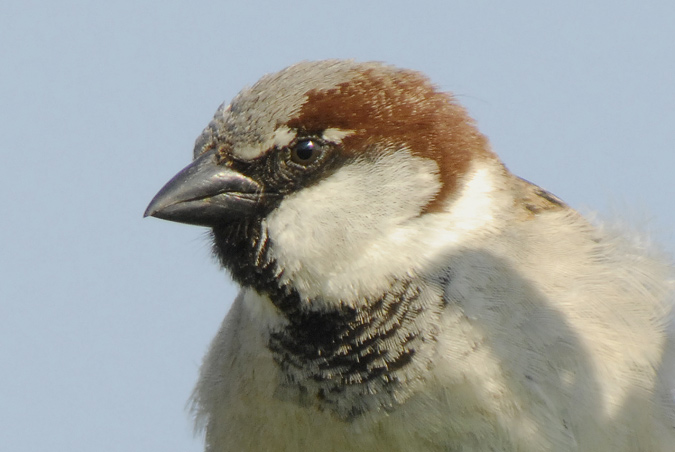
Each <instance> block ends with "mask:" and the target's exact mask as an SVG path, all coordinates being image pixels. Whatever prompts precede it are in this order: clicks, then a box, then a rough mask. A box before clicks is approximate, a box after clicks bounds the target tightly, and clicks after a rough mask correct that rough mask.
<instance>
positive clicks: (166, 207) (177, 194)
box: [143, 151, 262, 226]
mask: <svg viewBox="0 0 675 452" xmlns="http://www.w3.org/2000/svg"><path fill="white" fill-rule="evenodd" d="M261 192H262V191H261V187H260V185H259V184H258V183H257V182H255V181H254V180H253V179H251V178H250V177H248V176H245V175H243V174H241V173H239V172H237V171H235V170H233V169H231V168H228V167H227V166H222V165H218V163H217V160H216V152H215V151H209V152H207V153H205V154H203V155H201V156H200V157H199V158H197V159H196V160H195V161H193V162H192V163H191V164H190V165H188V166H186V167H185V168H184V169H183V170H182V171H181V172H180V173H178V174H176V175H175V176H174V177H173V179H171V180H170V181H169V182H168V183H167V184H166V185H165V186H164V187H162V189H161V190H160V191H159V193H157V194H156V195H155V197H154V198H153V199H152V201H150V205H149V206H148V208H147V209H146V210H145V214H144V215H143V216H144V217H147V216H153V217H156V218H161V219H163V220H170V221H177V222H179V223H188V224H195V225H199V226H215V225H217V224H220V223H223V222H227V221H228V220H230V221H231V220H232V219H233V218H234V217H237V216H242V215H247V214H250V213H252V212H253V211H254V210H255V207H256V206H257V205H258V204H259V202H260V200H261Z"/></svg>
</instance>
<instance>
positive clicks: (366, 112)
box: [288, 69, 496, 212]
mask: <svg viewBox="0 0 675 452" xmlns="http://www.w3.org/2000/svg"><path fill="white" fill-rule="evenodd" d="M288 125H289V126H290V127H292V128H296V129H298V130H304V131H307V132H320V131H323V130H325V129H327V128H338V129H343V130H354V131H355V132H356V133H354V134H352V135H349V136H348V137H346V138H345V139H344V140H343V145H344V148H345V150H347V152H352V153H354V154H356V153H359V152H364V151H366V150H367V149H369V148H370V147H371V146H372V145H374V144H376V143H388V144H399V145H405V146H407V147H408V149H410V151H411V152H412V153H413V154H414V155H418V156H421V157H425V158H430V159H433V160H435V161H436V162H437V164H438V167H439V172H440V176H441V183H442V186H441V189H440V190H439V192H438V193H437V194H436V196H435V197H434V198H433V199H432V200H431V201H430V202H429V204H427V206H426V208H425V212H437V211H441V210H442V209H443V204H444V202H445V201H446V200H447V199H448V197H449V196H450V195H452V193H453V192H454V190H455V188H456V187H457V183H458V180H459V178H460V177H461V176H462V175H463V174H465V173H466V171H467V168H468V166H469V163H470V162H471V160H472V159H473V158H474V157H478V156H481V157H490V158H496V157H494V155H493V154H492V152H490V151H489V150H488V144H487V140H486V138H485V137H484V136H483V135H482V134H481V133H480V132H478V130H477V129H476V127H475V126H474V123H473V120H472V119H471V118H470V117H469V116H468V114H467V113H466V111H465V110H464V108H462V107H461V106H459V105H457V104H456V103H455V102H454V101H453V99H452V97H451V96H450V95H449V94H447V93H443V92H439V91H436V90H435V89H434V86H433V85H432V84H431V83H430V82H429V81H428V80H427V79H426V78H425V77H424V76H423V75H421V74H419V73H416V72H412V71H404V70H387V71H386V72H383V71H378V70H373V69H368V70H365V71H363V72H361V73H359V74H358V75H357V76H355V77H354V78H353V79H352V80H350V81H349V82H345V83H342V84H340V85H338V87H337V88H335V89H331V90H325V91H317V90H312V91H309V92H308V93H307V101H306V102H305V104H304V105H303V107H302V109H301V110H300V113H299V115H298V117H297V118H294V119H292V120H291V121H289V123H288Z"/></svg>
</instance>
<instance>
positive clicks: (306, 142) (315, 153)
mask: <svg viewBox="0 0 675 452" xmlns="http://www.w3.org/2000/svg"><path fill="white" fill-rule="evenodd" d="M320 154H321V144H320V143H319V142H318V141H317V140H312V139H310V138H306V139H302V140H298V142H297V143H295V144H294V145H292V146H291V161H293V163H297V164H298V165H303V166H307V165H309V164H310V163H312V162H314V161H316V159H317V158H318V157H319V155H320Z"/></svg>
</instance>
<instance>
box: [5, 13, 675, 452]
mask: <svg viewBox="0 0 675 452" xmlns="http://www.w3.org/2000/svg"><path fill="white" fill-rule="evenodd" d="M413 3H415V6H413ZM328 57H348V58H355V59H358V60H382V61H386V62H389V63H393V64H396V65H399V66H404V67H409V68H413V69H418V70H421V71H424V72H426V73H428V74H429V75H430V76H431V78H432V79H433V80H434V81H435V82H436V83H437V84H438V85H439V86H441V87H442V88H443V89H446V90H451V91H454V92H455V93H456V94H457V97H458V98H459V99H460V101H461V102H462V103H464V104H465V105H466V106H467V107H468V109H469V111H470V112H471V114H472V115H473V116H474V117H475V118H476V119H477V121H478V123H479V126H480V128H481V130H482V131H483V132H484V133H485V134H487V135H488V136H489V138H490V140H491V142H492V145H493V147H494V149H495V150H496V151H497V152H498V153H499V154H500V155H501V157H502V158H503V160H504V161H505V162H506V164H507V165H508V166H509V168H511V169H512V170H513V171H514V172H515V173H517V174H519V175H521V176H523V177H525V178H527V179H529V180H531V181H533V182H535V183H537V184H539V185H541V186H543V187H545V188H547V189H549V190H550V191H552V192H554V193H556V194H557V195H558V196H560V197H562V198H563V199H565V200H566V201H567V202H569V203H570V204H571V205H572V206H574V207H578V208H581V209H583V210H584V211H587V210H591V209H595V210H599V211H600V212H603V213H607V212H610V211H611V210H612V206H614V210H618V211H623V209H624V207H625V206H629V207H630V213H629V215H628V216H629V217H630V218H632V219H633V220H638V221H640V222H644V221H643V220H645V219H646V220H647V223H648V224H649V226H650V227H651V228H652V229H653V230H655V231H656V236H657V237H659V238H660V240H661V241H662V243H663V246H664V247H665V248H667V249H668V250H670V251H671V252H672V251H673V250H675V238H674V234H673V229H674V227H675V209H674V208H673V206H674V202H673V197H674V195H675V184H674V182H673V176H672V173H673V169H674V168H675V145H674V144H673V143H674V142H675V2H673V1H672V0H663V1H660V2H655V1H649V0H647V1H639V2H638V1H631V2H627V1H617V0H611V1H610V0H607V1H589V0H585V1H575V0H571V1H565V2H542V1H528V2H522V1H521V2H519V1H511V2H497V1H493V2H484V1H471V2H469V1H466V2H458V1H457V2H455V1H447V0H445V1H437V2H431V1H416V2H412V1H409V2H401V1H392V2H368V1H344V2H340V1H330V2H328V1H326V2H310V1H286V2H272V1H269V2H264V1H243V0H242V1H236V2H234V1H227V0H223V1H220V2H205V1H191V2H177V1H167V0H164V1H159V0H158V1H151V0H134V1H130V0H116V1H108V2H102V1H101V2H93V1H89V2H88V1H68V0H63V1H46V0H43V1H30V0H3V1H2V2H0V150H1V152H2V160H1V163H0V193H2V210H1V212H0V246H1V248H0V249H1V251H2V256H3V257H2V260H1V261H0V267H1V268H0V365H1V366H2V368H1V371H0V450H4V451H46V450H49V451H52V452H54V451H56V452H60V451H68V452H73V451H87V452H91V451H106V452H107V451H125V452H127V451H144V452H152V451H158V452H159V451H161V452H172V451H182V452H183V451H199V450H201V448H202V445H201V440H200V439H195V438H193V436H192V430H191V429H192V427H191V421H190V420H189V416H188V415H187V414H186V412H185V410H184V407H185V403H186V400H187V399H188V396H189V394H190V391H191V388H192V385H193V383H194V381H195V379H196V376H197V370H198V366H199V363H200V361H201V357H202V355H203V353H204V352H205V350H206V347H207V344H208V343H209V340H210V339H211V337H213V335H214V334H215V331H216V329H217V327H218V325H219V323H220V321H221V318H222V317H223V315H224V314H225V312H226V311H227V309H228V306H229V303H230V301H231V299H232V298H233V296H234V293H235V289H234V288H233V286H232V285H231V283H230V282H229V281H228V279H227V277H226V276H225V275H224V274H223V272H221V271H220V270H219V269H218V268H217V267H216V265H215V263H214V262H213V261H212V260H211V258H210V254H209V244H208V243H207V241H206V240H205V238H204V231H203V230H201V229H199V228H197V227H189V226H184V225H178V224H173V223H168V222H162V221H159V220H156V219H145V220H143V219H142V218H141V215H142V213H143V210H144V209H145V207H146V205H147V203H148V202H149V201H150V199H151V198H152V196H153V195H154V194H155V192H156V191H157V190H158V189H159V188H160V187H161V186H162V185H163V184H164V183H165V182H166V181H167V180H168V179H169V178H170V177H171V176H173V175H174V174H175V173H176V172H177V171H178V170H179V169H181V168H182V167H183V166H185V165H186V164H187V163H188V162H189V161H190V158H191V152H192V144H193V142H194V139H195V138H196V136H197V135H198V134H199V133H200V131H201V129H202V128H203V127H204V126H205V125H206V124H207V122H208V121H209V120H210V118H211V116H212V114H213V113H214V111H215V109H216V107H217V106H218V105H219V104H220V103H221V102H222V101H223V100H229V99H230V98H231V97H232V96H233V95H234V94H236V93H237V91H239V90H240V89H241V88H242V87H243V86H244V85H246V84H252V83H253V82H255V81H256V80H257V79H258V78H259V77H260V76H261V75H263V74H264V73H267V72H271V71H275V70H278V69H281V68H282V67H284V66H287V65H289V64H291V63H293V62H296V61H298V60H303V59H321V58H328Z"/></svg>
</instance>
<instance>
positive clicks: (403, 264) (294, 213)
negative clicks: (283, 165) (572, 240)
mask: <svg viewBox="0 0 675 452" xmlns="http://www.w3.org/2000/svg"><path fill="white" fill-rule="evenodd" d="M499 170H500V168H492V167H491V166H490V165H487V166H483V165H477V166H475V167H474V168H473V169H472V170H471V171H470V173H469V174H468V175H467V177H466V179H465V182H464V184H463V185H462V187H461V188H460V191H459V193H458V194H457V195H456V196H454V197H452V198H453V199H452V200H451V201H450V203H449V205H448V206H447V210H446V211H445V212H438V213H433V214H420V213H421V212H422V211H423V209H424V207H425V206H426V205H427V203H428V202H429V200H430V199H432V198H433V197H434V196H435V194H436V193H437V192H438V190H439V189H440V186H441V183H440V180H439V177H438V168H437V166H436V163H435V162H434V161H432V160H429V159H425V158H421V157H416V156H413V155H411V154H410V153H408V152H405V151H403V150H400V151H397V152H395V153H394V154H390V155H386V156H383V157H381V158H380V159H378V160H376V161H374V162H373V161H371V162H356V163H354V164H351V165H348V166H345V167H343V168H341V169H340V170H339V171H337V172H336V173H334V174H333V175H331V176H330V177H328V178H326V179H325V180H323V181H322V182H320V183H318V184H316V185H313V186H311V187H308V188H306V189H304V190H301V191H299V192H297V193H295V194H293V195H291V196H289V197H288V198H287V199H285V200H284V201H283V202H282V203H281V205H280V206H279V207H278V208H277V209H276V210H275V211H274V212H272V213H271V214H270V216H269V217H268V218H267V220H266V221H265V226H266V227H267V232H268V236H269V238H270V240H271V247H270V258H271V259H274V260H275V261H276V262H277V264H278V265H279V269H280V270H283V272H282V274H281V275H282V276H281V278H282V282H283V283H290V284H292V285H293V286H294V287H295V288H296V289H297V290H298V292H299V293H300V295H301V296H303V297H304V298H306V299H312V298H315V297H320V298H321V300H322V301H323V302H328V303H331V302H333V303H334V302H336V301H339V302H343V303H348V304H349V303H358V300H360V299H363V298H364V297H368V296H373V295H374V294H378V293H382V290H386V288H387V287H388V285H389V284H390V281H391V280H392V279H396V278H399V277H405V275H406V274H410V272H415V271H423V269H424V268H426V265H428V264H429V263H430V262H435V261H436V259H437V257H438V255H439V254H445V253H448V252H451V250H452V249H456V248H458V247H463V246H466V245H467V244H469V243H472V242H475V241H481V240H484V237H485V234H489V233H491V231H493V230H494V229H495V228H498V227H499V226H498V225H499V224H500V223H501V219H498V218H496V215H497V211H500V209H504V208H508V199H506V198H508V197H507V196H505V195H504V196H502V195H501V194H502V192H503V190H500V189H499V188H500V187H499V183H497V181H498V180H499V177H498V174H497V172H498V171H499ZM502 197H504V198H505V199H502Z"/></svg>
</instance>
